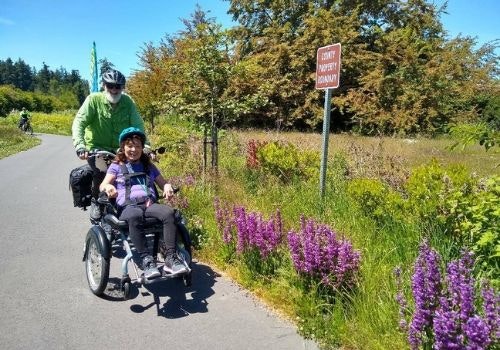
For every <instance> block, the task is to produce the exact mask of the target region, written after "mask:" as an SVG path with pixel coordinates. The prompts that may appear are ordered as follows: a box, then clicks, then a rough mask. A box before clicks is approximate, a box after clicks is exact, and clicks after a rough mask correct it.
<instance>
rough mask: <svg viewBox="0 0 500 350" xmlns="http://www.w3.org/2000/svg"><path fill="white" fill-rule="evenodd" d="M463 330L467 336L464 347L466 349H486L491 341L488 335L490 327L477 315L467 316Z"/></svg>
mask: <svg viewBox="0 0 500 350" xmlns="http://www.w3.org/2000/svg"><path fill="white" fill-rule="evenodd" d="M463 330H464V333H465V335H466V336H467V346H466V349H468V350H482V349H486V348H487V347H488V345H489V344H490V342H491V340H490V337H489V334H490V331H491V330H490V327H489V326H488V324H487V323H486V322H485V321H484V320H483V319H482V318H481V317H479V316H473V317H471V318H469V319H468V320H467V322H466V323H465V324H464V326H463Z"/></svg>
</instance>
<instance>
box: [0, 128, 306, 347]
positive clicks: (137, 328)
mask: <svg viewBox="0 0 500 350" xmlns="http://www.w3.org/2000/svg"><path fill="white" fill-rule="evenodd" d="M38 137H40V138H41V139H42V144H41V145H40V146H37V147H35V148H33V149H31V150H29V151H25V152H21V153H19V154H16V155H13V156H10V157H7V158H4V159H1V160H0V193H1V198H2V199H1V200H0V222H1V224H0V237H1V243H0V266H1V267H0V279H1V281H2V282H1V284H0V310H1V314H0V349H8V350H14V349H30V350H33V349H36V350H40V349H72V350H73V349H92V348H96V349H107V350H112V349H142V348H156V349H165V348H167V347H168V348H169V349H192V350H196V349H200V350H210V349H217V350H223V349H249V350H250V349H259V350H263V349H270V350H275V349H276V350H279V349H284V350H285V349H286V350H290V349H316V345H315V344H314V343H312V342H310V341H306V340H304V339H302V338H301V337H300V336H299V335H298V334H297V333H296V330H295V328H294V327H293V326H292V325H290V324H289V323H287V322H285V321H283V320H281V319H279V318H278V317H276V316H275V315H274V314H272V313H271V312H269V311H268V310H266V308H264V307H263V306H262V305H261V304H259V303H258V302H256V301H255V300H253V299H252V298H251V297H249V296H248V294H247V293H246V292H245V291H244V290H241V289H240V288H238V287H237V286H236V285H235V284H233V283H232V282H231V281H230V280H228V279H226V278H224V277H222V276H220V275H218V274H217V273H215V272H214V271H213V270H212V269H211V268H210V267H209V266H207V265H204V264H201V263H195V264H194V269H193V285H192V287H190V288H186V287H184V286H183V285H182V283H181V281H178V280H169V281H165V282H161V283H158V284H155V285H152V286H150V287H148V288H147V289H146V288H141V289H139V290H138V289H135V292H133V293H132V298H131V299H130V300H127V301H123V300H122V299H121V296H120V294H119V293H118V291H116V290H115V285H116V284H117V283H118V282H119V279H118V277H119V274H118V272H117V271H118V269H119V265H118V262H119V261H120V260H118V259H116V258H115V259H112V260H111V278H110V283H109V284H108V288H107V290H106V292H105V294H106V297H105V298H99V297H96V296H94V295H93V294H92V293H91V292H90V291H89V289H88V287H87V281H86V278H85V267H84V264H83V262H82V250H83V243H84V237H85V234H86V232H87V231H88V229H89V221H88V217H87V212H83V211H81V210H79V209H77V208H73V206H72V199H71V194H70V192H69V189H68V174H69V171H70V170H71V169H72V168H74V167H76V166H78V165H80V164H82V162H81V161H80V160H79V159H78V158H77V157H76V156H75V155H74V152H73V150H72V146H71V140H70V138H69V137H64V136H54V135H38Z"/></svg>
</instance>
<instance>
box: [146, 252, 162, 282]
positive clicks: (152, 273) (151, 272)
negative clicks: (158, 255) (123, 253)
mask: <svg viewBox="0 0 500 350" xmlns="http://www.w3.org/2000/svg"><path fill="white" fill-rule="evenodd" d="M142 270H143V272H144V278H146V279H148V280H150V279H153V278H156V277H160V276H161V273H160V271H159V270H158V268H157V267H156V264H155V262H154V260H153V257H152V256H146V257H145V258H144V259H142Z"/></svg>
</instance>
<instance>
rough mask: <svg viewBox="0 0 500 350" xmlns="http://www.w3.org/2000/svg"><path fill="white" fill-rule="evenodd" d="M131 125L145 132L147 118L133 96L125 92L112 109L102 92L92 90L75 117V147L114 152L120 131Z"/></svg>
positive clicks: (73, 130)
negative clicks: (143, 116)
mask: <svg viewBox="0 0 500 350" xmlns="http://www.w3.org/2000/svg"><path fill="white" fill-rule="evenodd" d="M130 126H134V127H136V128H139V129H141V130H142V131H144V121H143V120H142V118H141V116H140V115H139V113H138V112H137V109H136V107H135V104H134V101H132V99H131V98H130V96H128V95H126V94H123V95H122V97H121V98H120V101H119V102H118V103H117V104H116V107H115V108H114V109H113V107H112V106H111V103H109V102H108V100H107V99H106V96H105V95H104V93H103V92H96V93H92V94H90V95H89V96H87V98H86V99H85V101H84V102H83V104H82V106H81V107H80V109H79V110H78V113H77V114H76V116H75V119H74V120H73V125H72V127H71V132H72V135H73V146H75V150H78V149H80V148H85V149H87V150H93V149H100V150H106V151H111V152H115V151H116V150H117V149H118V148H119V147H120V144H119V143H118V137H119V136H120V133H121V132H122V130H123V129H125V128H128V127H130ZM146 144H148V142H147V141H146Z"/></svg>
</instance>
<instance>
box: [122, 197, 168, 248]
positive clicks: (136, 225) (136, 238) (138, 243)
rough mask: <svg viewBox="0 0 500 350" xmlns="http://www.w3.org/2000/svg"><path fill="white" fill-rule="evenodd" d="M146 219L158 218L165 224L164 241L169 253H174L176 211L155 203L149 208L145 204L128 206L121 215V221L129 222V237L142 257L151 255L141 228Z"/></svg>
mask: <svg viewBox="0 0 500 350" xmlns="http://www.w3.org/2000/svg"><path fill="white" fill-rule="evenodd" d="M144 218H157V219H159V220H160V221H161V222H162V223H163V240H164V242H165V246H166V248H167V252H169V251H174V250H175V241H176V238H177V226H176V225H175V223H174V210H173V209H172V208H171V207H169V206H167V205H163V204H158V203H153V204H151V205H150V206H149V207H146V205H145V204H138V205H127V206H126V207H125V208H124V209H123V210H122V212H121V214H120V220H127V221H128V229H129V237H130V240H131V241H132V243H134V246H135V248H136V249H137V252H138V253H139V255H140V257H141V258H144V257H145V256H146V255H149V251H148V248H147V245H146V235H145V234H144V231H143V230H141V228H140V225H141V224H142V222H143V220H144Z"/></svg>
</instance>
